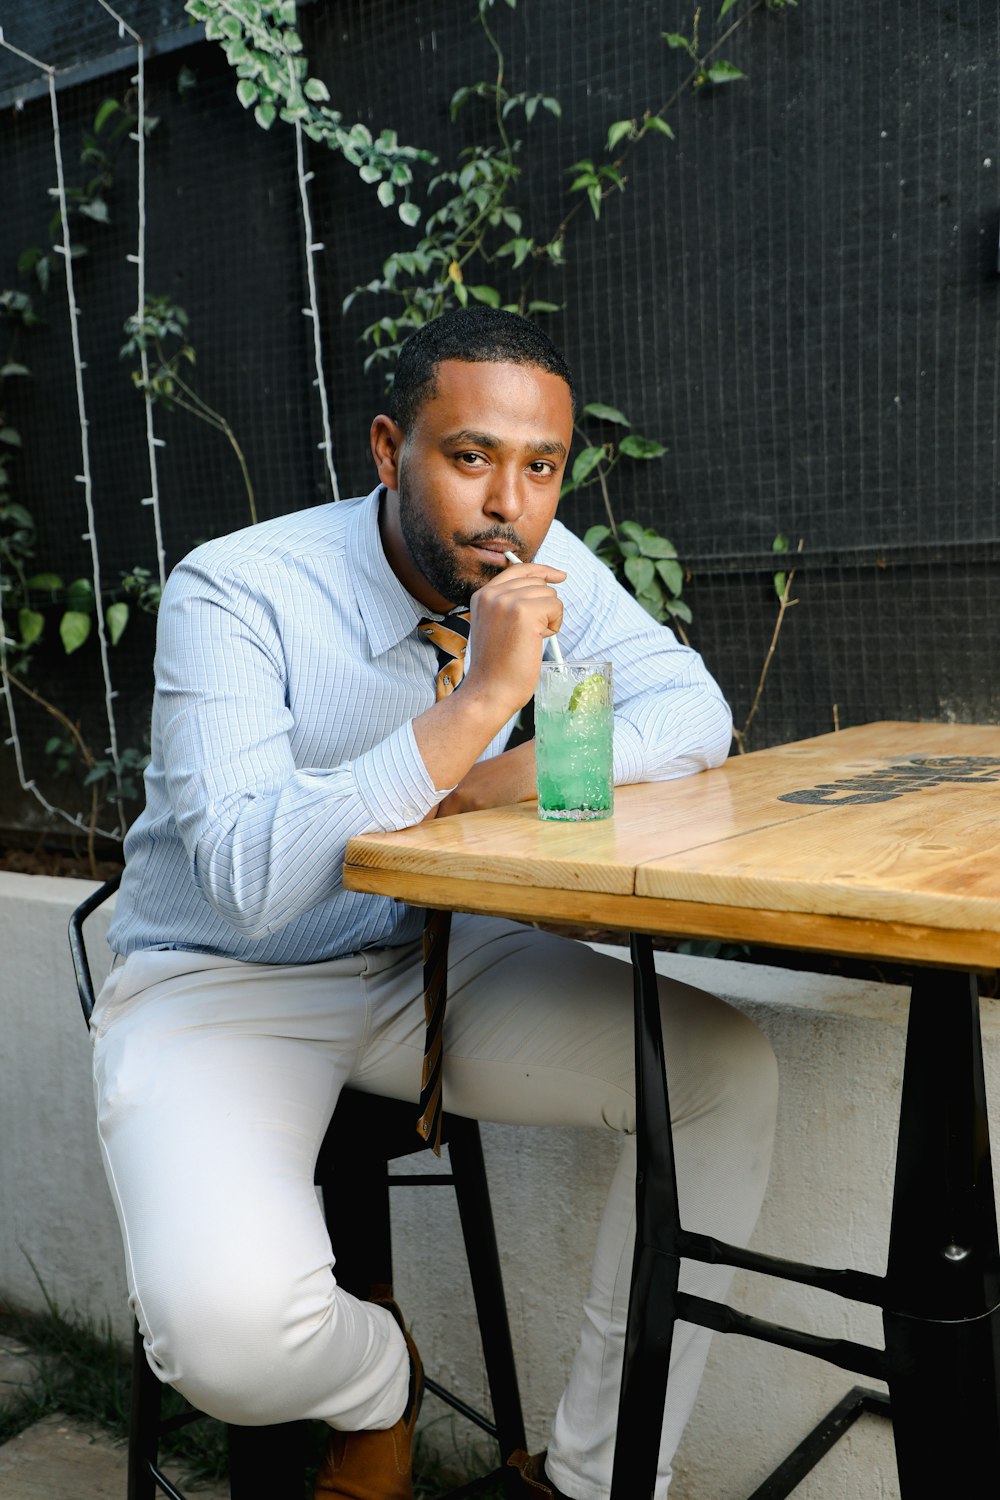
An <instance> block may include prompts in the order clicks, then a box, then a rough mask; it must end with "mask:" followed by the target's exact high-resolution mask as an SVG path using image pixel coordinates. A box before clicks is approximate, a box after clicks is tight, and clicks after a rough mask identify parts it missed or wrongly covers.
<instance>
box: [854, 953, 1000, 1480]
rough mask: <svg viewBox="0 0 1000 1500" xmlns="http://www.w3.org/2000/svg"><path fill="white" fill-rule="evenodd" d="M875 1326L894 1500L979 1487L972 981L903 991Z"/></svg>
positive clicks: (931, 979) (999, 1389)
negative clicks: (882, 1363) (895, 1474)
mask: <svg viewBox="0 0 1000 1500" xmlns="http://www.w3.org/2000/svg"><path fill="white" fill-rule="evenodd" d="M885 1294H886V1296H885V1307H884V1317H883V1322H884V1328H885V1341H886V1352H887V1354H888V1356H889V1370H890V1373H889V1393H890V1398H891V1403H892V1421H893V1435H894V1438H895V1444H896V1458H897V1463H898V1466H899V1480H900V1489H901V1492H902V1495H903V1496H904V1500H911V1497H914V1500H922V1497H923V1496H925V1495H962V1494H975V1493H979V1488H978V1486H979V1480H978V1476H979V1475H981V1474H983V1473H986V1474H991V1475H993V1476H994V1477H993V1479H992V1480H991V1481H990V1488H992V1487H993V1486H995V1483H996V1478H995V1476H996V1467H997V1458H998V1455H1000V1307H998V1303H1000V1247H998V1243H997V1220H996V1207H995V1203H994V1196H993V1174H992V1168H991V1163H990V1143H989V1129H988V1125H987V1116H986V1084H985V1079H984V1076H983V1055H982V1040H981V1036H980V1028H979V1000H978V995H977V992H976V984H975V979H974V977H972V976H970V975H967V974H961V973H952V972H949V971H927V972H926V973H925V974H923V975H922V976H921V977H920V978H919V979H918V981H917V983H916V984H915V985H914V987H913V993H912V997H911V1000H910V1018H909V1027H908V1031H907V1040H906V1062H905V1068H904V1074H903V1091H902V1101H901V1104H900V1121H899V1144H898V1148H897V1155H896V1181H895V1190H894V1195H893V1207H892V1226H891V1230H890V1237H889V1259H888V1269H887V1274H886V1287H885Z"/></svg>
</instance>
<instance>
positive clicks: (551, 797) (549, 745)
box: [535, 661, 615, 823]
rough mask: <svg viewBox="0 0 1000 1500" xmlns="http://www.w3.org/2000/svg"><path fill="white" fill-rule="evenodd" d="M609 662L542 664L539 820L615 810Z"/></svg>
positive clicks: (537, 715) (537, 745)
mask: <svg viewBox="0 0 1000 1500" xmlns="http://www.w3.org/2000/svg"><path fill="white" fill-rule="evenodd" d="M613 736H614V696H613V693H612V688H611V663H610V662H607V661H567V662H563V663H562V664H561V665H557V664H556V663H555V662H543V663H542V670H541V674H540V676H539V679H538V689H537V692H536V693H535V766H536V774H537V778H538V816H539V817H540V818H546V819H563V820H566V821H567V822H573V823H580V822H587V821H589V820H590V819H593V818H610V817H611V814H612V813H613V812H614V804H615V787H614V779H613V775H612V745H613Z"/></svg>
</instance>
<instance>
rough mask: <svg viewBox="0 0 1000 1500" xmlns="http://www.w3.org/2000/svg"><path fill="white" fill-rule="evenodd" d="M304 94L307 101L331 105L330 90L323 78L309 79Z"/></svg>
mask: <svg viewBox="0 0 1000 1500" xmlns="http://www.w3.org/2000/svg"><path fill="white" fill-rule="evenodd" d="M302 92H303V93H304V94H305V96H306V98H307V99H312V101H313V102H314V103H315V104H328V103H329V100H330V90H329V89H328V88H327V86H326V84H325V83H324V82H323V80H322V78H307V79H306V82H305V87H304V88H303V90H302Z"/></svg>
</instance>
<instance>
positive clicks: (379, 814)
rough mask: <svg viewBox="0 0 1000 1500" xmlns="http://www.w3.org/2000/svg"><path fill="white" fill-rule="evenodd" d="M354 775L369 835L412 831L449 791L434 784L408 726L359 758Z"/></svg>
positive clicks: (354, 763) (399, 729)
mask: <svg viewBox="0 0 1000 1500" xmlns="http://www.w3.org/2000/svg"><path fill="white" fill-rule="evenodd" d="M353 772H354V783H355V785H356V787H357V789H358V795H359V796H360V798H361V800H362V802H363V803H364V805H365V807H366V808H367V810H368V812H369V813H370V814H371V818H372V824H371V828H370V829H369V830H368V831H369V832H371V833H386V832H388V831H389V830H391V829H396V828H411V827H412V826H413V824H414V823H419V822H421V821H422V820H423V819H424V818H425V817H426V816H427V814H428V813H429V812H430V810H431V808H432V807H436V806H437V804H438V803H439V802H441V801H442V800H443V798H445V797H447V795H448V793H449V791H451V790H452V789H451V787H445V788H444V790H443V791H440V790H438V788H437V787H436V786H435V785H434V783H433V781H432V780H431V778H430V776H429V775H428V774H427V768H426V766H425V765H424V762H423V760H422V758H421V755H420V751H419V750H418V749H417V742H416V740H415V738H414V735H413V726H412V725H411V724H409V723H407V724H402V725H400V727H399V728H398V729H397V730H396V731H395V733H394V734H390V736H389V738H388V739H385V740H383V741H382V743H381V744H379V745H373V746H372V748H371V749H370V750H366V751H365V753H364V754H363V755H359V756H358V758H357V760H355V761H354V762H353Z"/></svg>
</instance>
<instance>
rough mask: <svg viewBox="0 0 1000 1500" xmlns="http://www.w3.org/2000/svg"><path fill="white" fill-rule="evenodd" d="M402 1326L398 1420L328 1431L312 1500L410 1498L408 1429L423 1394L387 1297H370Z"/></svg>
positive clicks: (416, 1358) (419, 1370) (416, 1364)
mask: <svg viewBox="0 0 1000 1500" xmlns="http://www.w3.org/2000/svg"><path fill="white" fill-rule="evenodd" d="M370 1300H371V1301H372V1302H375V1303H377V1304H378V1306H379V1307H384V1308H385V1309H386V1310H387V1311H388V1312H390V1313H392V1316H393V1317H394V1318H395V1319H396V1322H397V1323H398V1324H399V1326H400V1328H401V1329H402V1330H403V1337H404V1338H405V1340H406V1347H407V1349H408V1350H409V1354H410V1393H409V1396H408V1398H407V1402H406V1410H405V1411H404V1412H403V1415H402V1416H401V1417H400V1419H399V1421H398V1422H396V1423H394V1424H393V1426H392V1427H387V1428H385V1429H384V1430H383V1431H381V1432H331V1433H330V1435H329V1437H328V1438H327V1440H326V1452H325V1453H324V1455H323V1462H322V1464H321V1465H320V1470H319V1473H318V1475H317V1476H316V1489H315V1491H314V1496H315V1500H331V1497H332V1500H413V1429H414V1427H415V1426H416V1422H417V1413H418V1412H419V1411H420V1402H421V1399H422V1397H423V1394H424V1367H423V1365H422V1363H421V1360H420V1355H419V1354H418V1353H417V1346H416V1344H415V1343H414V1342H413V1340H412V1338H411V1337H410V1335H409V1332H408V1331H407V1327H406V1324H405V1323H404V1322H403V1314H402V1313H401V1312H400V1310H399V1308H398V1306H397V1305H396V1303H395V1302H394V1301H393V1300H392V1298H391V1297H372V1298H371V1299H370Z"/></svg>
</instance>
